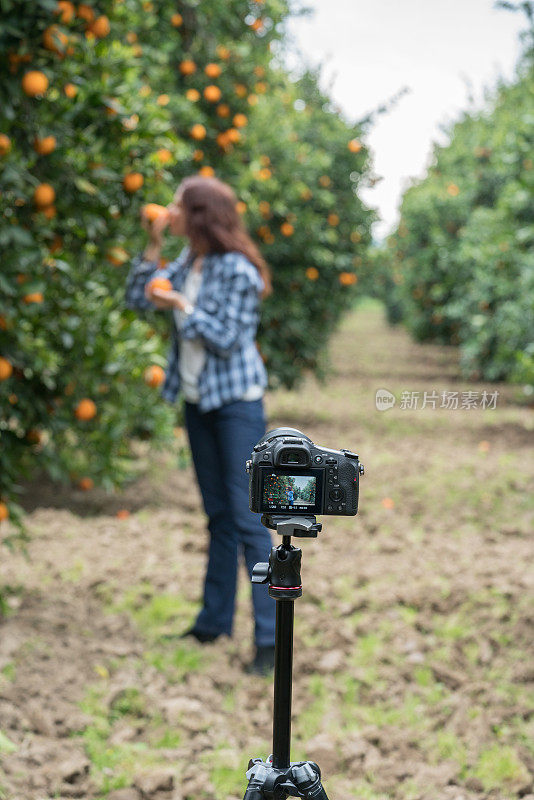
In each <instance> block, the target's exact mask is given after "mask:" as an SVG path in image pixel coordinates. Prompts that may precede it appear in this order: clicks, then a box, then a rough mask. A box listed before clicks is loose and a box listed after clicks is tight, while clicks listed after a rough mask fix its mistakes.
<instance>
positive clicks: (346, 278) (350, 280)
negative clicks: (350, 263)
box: [339, 272, 358, 286]
mask: <svg viewBox="0 0 534 800" xmlns="http://www.w3.org/2000/svg"><path fill="white" fill-rule="evenodd" d="M357 281H358V276H357V275H355V274H354V272H342V273H341V274H340V276H339V282H340V284H341V285H342V286H352V285H353V284H355V283H357Z"/></svg>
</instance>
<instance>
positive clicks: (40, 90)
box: [22, 69, 48, 97]
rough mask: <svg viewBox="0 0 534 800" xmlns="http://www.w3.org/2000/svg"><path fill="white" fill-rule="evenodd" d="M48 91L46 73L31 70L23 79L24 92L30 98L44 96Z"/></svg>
mask: <svg viewBox="0 0 534 800" xmlns="http://www.w3.org/2000/svg"><path fill="white" fill-rule="evenodd" d="M47 89H48V78H47V77H46V75H45V74H44V72H39V70H35V69H34V70H30V72H27V73H26V74H25V76H24V77H23V79H22V90H23V91H24V93H25V94H27V95H28V97H36V96H37V95H39V94H44V93H45V92H46V90H47Z"/></svg>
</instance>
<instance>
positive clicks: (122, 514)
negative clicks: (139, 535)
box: [115, 14, 180, 519]
mask: <svg viewBox="0 0 534 800" xmlns="http://www.w3.org/2000/svg"><path fill="white" fill-rule="evenodd" d="M177 16H180V15H179V14H178V15H177ZM115 516H116V517H117V519H128V517H129V516H130V512H129V511H128V509H127V508H119V510H118V511H117V513H116V514H115Z"/></svg>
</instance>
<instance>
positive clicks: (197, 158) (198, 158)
mask: <svg viewBox="0 0 534 800" xmlns="http://www.w3.org/2000/svg"><path fill="white" fill-rule="evenodd" d="M203 158H204V152H203V151H202V150H195V152H194V153H193V161H202V159H203Z"/></svg>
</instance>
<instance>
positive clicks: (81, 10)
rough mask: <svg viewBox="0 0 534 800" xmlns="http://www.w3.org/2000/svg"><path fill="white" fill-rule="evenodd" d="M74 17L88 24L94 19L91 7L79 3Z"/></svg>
mask: <svg viewBox="0 0 534 800" xmlns="http://www.w3.org/2000/svg"><path fill="white" fill-rule="evenodd" d="M76 16H78V17H80V19H84V20H85V21H86V22H89V24H90V23H91V22H92V21H93V20H94V18H95V12H94V11H93V9H92V8H91V6H88V5H86V4H85V3H80V5H79V6H78V10H77V12H76Z"/></svg>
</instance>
